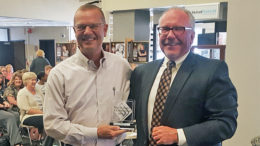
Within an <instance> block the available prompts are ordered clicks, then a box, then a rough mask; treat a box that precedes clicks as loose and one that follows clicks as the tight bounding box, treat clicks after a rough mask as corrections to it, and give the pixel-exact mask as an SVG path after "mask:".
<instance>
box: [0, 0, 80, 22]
mask: <svg viewBox="0 0 260 146" xmlns="http://www.w3.org/2000/svg"><path fill="white" fill-rule="evenodd" d="M0 3H1V5H0V16H9V17H22V18H33V19H44V20H56V21H65V22H72V20H73V16H74V12H75V11H76V9H77V8H78V6H79V5H80V3H79V1H78V0H0Z"/></svg>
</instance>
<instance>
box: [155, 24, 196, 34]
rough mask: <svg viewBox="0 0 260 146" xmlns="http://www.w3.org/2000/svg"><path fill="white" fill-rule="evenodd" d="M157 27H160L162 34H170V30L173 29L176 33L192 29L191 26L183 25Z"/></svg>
mask: <svg viewBox="0 0 260 146" xmlns="http://www.w3.org/2000/svg"><path fill="white" fill-rule="evenodd" d="M157 29H158V31H159V33H160V34H162V35H167V34H169V32H170V30H172V31H173V33H174V34H175V35H182V34H183V33H184V32H185V30H192V28H191V27H183V26H176V27H158V28H157Z"/></svg>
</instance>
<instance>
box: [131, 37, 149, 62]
mask: <svg viewBox="0 0 260 146" xmlns="http://www.w3.org/2000/svg"><path fill="white" fill-rule="evenodd" d="M127 45H128V55H127V56H128V61H129V62H147V61H148V50H149V42H139V41H138V42H136V41H132V42H128V44H127Z"/></svg>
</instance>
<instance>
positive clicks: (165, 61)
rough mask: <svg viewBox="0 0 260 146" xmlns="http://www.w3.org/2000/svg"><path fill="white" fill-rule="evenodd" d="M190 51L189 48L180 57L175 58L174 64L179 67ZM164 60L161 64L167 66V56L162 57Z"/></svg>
mask: <svg viewBox="0 0 260 146" xmlns="http://www.w3.org/2000/svg"><path fill="white" fill-rule="evenodd" d="M189 53H190V50H189V51H188V52H187V53H185V54H184V55H183V56H182V57H180V58H178V59H177V60H175V64H176V67H177V68H179V67H180V66H181V64H182V63H183V61H184V60H185V59H186V58H187V56H188V54H189ZM164 58H165V59H164V61H163V66H167V62H168V61H169V58H167V57H166V56H165V57H164Z"/></svg>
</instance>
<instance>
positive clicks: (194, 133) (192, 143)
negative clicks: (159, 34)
mask: <svg viewBox="0 0 260 146" xmlns="http://www.w3.org/2000/svg"><path fill="white" fill-rule="evenodd" d="M162 63H163V60H157V61H153V62H150V63H147V64H145V65H141V66H139V67H137V68H136V69H135V70H134V72H133V73H132V76H131V92H130V96H129V98H133V99H135V100H136V119H137V131H138V132H137V141H136V145H138V146H144V145H147V143H148V137H149V135H148V130H149V129H148V126H147V102H148V98H149V94H150V91H151V88H152V85H153V82H154V79H155V77H156V75H157V72H158V70H159V68H160V66H161V64H162ZM237 106H238V105H237V93H236V89H235V87H234V86H233V84H232V82H231V81H230V79H229V75H228V68H227V65H226V63H225V62H224V61H219V60H212V59H207V58H204V57H201V56H199V55H195V54H193V53H190V54H189V55H188V56H187V58H186V59H185V60H184V62H183V64H182V66H181V67H180V69H179V71H178V73H177V75H176V77H175V79H174V81H173V83H172V85H171V88H170V91H169V93H168V97H167V100H166V103H165V108H164V111H163V116H162V119H161V123H162V125H164V126H169V127H173V128H176V129H177V128H183V130H184V134H185V136H186V140H187V143H188V145H189V146H221V142H222V141H223V140H225V139H228V138H230V137H232V136H233V134H234V132H235V130H236V127H237V122H236V119H237V116H238V112H237Z"/></svg>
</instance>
